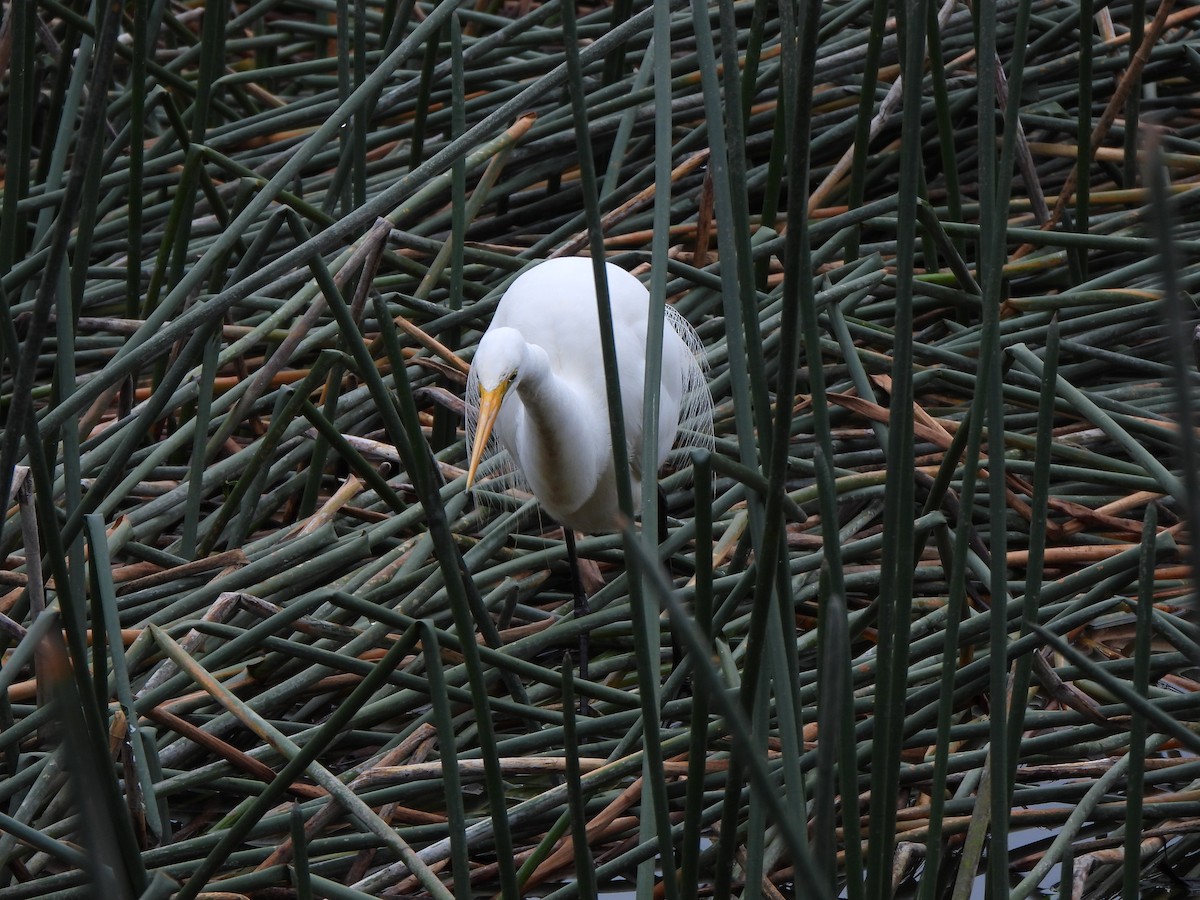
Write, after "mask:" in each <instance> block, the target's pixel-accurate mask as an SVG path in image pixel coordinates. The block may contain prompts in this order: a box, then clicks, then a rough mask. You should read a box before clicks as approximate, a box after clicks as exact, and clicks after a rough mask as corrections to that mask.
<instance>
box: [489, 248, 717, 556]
mask: <svg viewBox="0 0 1200 900" xmlns="http://www.w3.org/2000/svg"><path fill="white" fill-rule="evenodd" d="M606 275H607V280H608V293H609V297H610V299H611V304H612V321H613V331H614V334H615V338H616V346H617V363H618V371H619V376H620V384H621V408H622V412H623V415H624V420H625V435H626V439H627V443H628V451H629V460H630V465H631V469H632V472H631V475H632V485H631V487H632V489H633V496H634V497H635V499H636V498H637V497H638V491H639V489H640V483H641V478H642V472H641V471H640V464H641V457H642V408H643V397H644V388H643V385H644V381H645V370H646V341H647V328H648V320H649V311H650V295H649V292H648V291H647V290H646V288H645V287H644V286H643V285H642V283H641V282H640V281H638V279H637V278H635V277H634V276H633V275H631V274H629V273H628V272H626V271H625V270H623V269H621V268H618V267H617V266H614V265H612V264H611V263H607V264H606ZM664 331H665V333H664V336H663V355H662V384H661V388H660V390H659V398H660V399H659V402H660V406H659V416H658V432H659V433H658V451H657V454H656V459H657V466H656V471H655V472H653V473H651V477H654V476H655V475H656V474H657V467H661V466H662V464H663V463H664V462H665V461H666V459H667V457H668V455H669V454H670V452H671V448H672V447H673V446H674V445H675V443H676V437H677V436H680V435H681V430H682V438H681V443H682V445H684V446H694V445H700V446H705V445H707V446H711V445H712V440H713V438H712V399H711V396H710V395H709V392H708V387H707V384H706V382H705V377H704V371H703V368H702V366H701V361H700V356H699V354H700V351H701V346H700V341H699V338H698V337H697V336H696V332H695V331H694V330H693V329H692V327H691V326H690V325H688V323H687V322H686V321H685V320H684V319H683V317H682V316H680V315H679V314H678V313H677V312H676V311H675V310H674V309H673V308H672V307H670V306H668V307H667V309H666V328H665V329H664ZM604 384H605V382H604V362H603V358H602V355H601V347H600V327H599V317H598V313H597V305H596V291H595V281H594V278H593V272H592V262H591V260H589V259H584V258H563V259H554V260H550V261H547V262H544V263H541V264H540V265H536V266H532V267H531V268H529V269H526V270H525V271H524V272H523V273H522V274H521V275H520V276H519V277H518V278H517V279H516V280H515V281H514V282H513V283H512V285H511V286H510V287H509V288H508V290H507V291H506V292H505V294H504V296H503V297H502V298H501V300H500V304H499V306H498V307H497V308H496V314H495V316H494V317H493V319H492V324H491V326H490V327H489V328H488V330H487V332H486V333H485V334H484V336H483V338H482V339H481V340H480V342H479V347H478V349H477V351H476V353H475V358H474V361H473V364H472V366H471V374H470V378H469V380H468V383H467V404H468V408H469V410H470V414H469V415H468V418H467V443H468V447H469V448H470V470H469V473H468V477H467V484H468V487H469V486H470V485H471V484H472V483H473V482H474V480H475V475H476V472H477V470H478V469H479V468H480V463H481V461H482V460H483V459H484V458H485V456H489V455H491V454H490V453H489V452H488V450H487V447H488V444H489V438H491V437H492V436H493V435H494V436H495V437H496V438H497V439H498V441H499V444H500V445H502V446H503V448H504V449H505V450H507V451H508V453H509V456H510V457H511V461H512V463H513V465H514V466H515V468H516V469H517V471H518V473H519V475H520V476H521V477H523V478H524V480H525V481H526V482H527V483H528V485H529V487H530V489H531V490H532V492H533V493H534V495H535V496H536V497H537V498H538V500H539V501H540V503H541V505H542V507H543V509H545V510H546V512H547V513H549V514H550V515H551V516H553V517H554V518H555V519H556V520H557V521H558V522H559V523H560V524H562V525H563V526H564V527H566V528H571V529H574V530H576V531H583V532H589V533H596V532H604V531H611V530H613V529H615V528H616V525H617V513H618V506H617V490H616V479H615V476H614V471H613V455H612V441H611V438H610V436H609V419H608V403H607V400H606V397H605V386H604ZM496 449H497V448H495V446H494V445H493V446H492V452H493V453H494V452H495V450H496ZM484 468H485V469H486V468H487V467H486V466H485V467H484Z"/></svg>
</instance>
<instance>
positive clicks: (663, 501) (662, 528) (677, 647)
mask: <svg viewBox="0 0 1200 900" xmlns="http://www.w3.org/2000/svg"><path fill="white" fill-rule="evenodd" d="M666 542H667V492H666V491H664V490H663V489H662V485H661V484H660V485H659V486H658V545H659V546H660V547H661V546H662V545H663V544H665V543H666ZM666 566H667V574H668V575H670V576H672V580H674V578H673V576H674V574H675V573H674V572H672V571H671V560H670V559H668V560H667V561H666ZM668 627H669V626H668ZM681 662H683V644H681V643H680V642H679V636H678V635H676V634H675V631H674V629H672V630H671V668H672V669H674V668H677V667H678V666H679V664H680V663H681Z"/></svg>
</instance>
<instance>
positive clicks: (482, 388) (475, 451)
mask: <svg viewBox="0 0 1200 900" xmlns="http://www.w3.org/2000/svg"><path fill="white" fill-rule="evenodd" d="M528 356H529V345H528V344H526V343H525V339H524V338H523V337H521V332H519V331H517V330H516V329H515V328H493V329H491V330H490V331H488V332H487V334H485V335H484V336H483V338H482V339H481V340H480V342H479V349H477V350H476V351H475V360H474V362H473V363H472V364H471V369H472V372H471V375H472V378H473V379H477V380H478V384H479V420H478V424H477V425H476V427H475V434H474V441H473V442H472V445H471V448H470V450H471V462H470V466H469V468H468V469H467V487H468V488H470V487H471V485H472V484H473V483H474V481H475V470H476V469H478V468H479V463H480V461H481V460H482V459H483V454H484V451H485V450H486V448H487V444H488V439H489V438H490V437H491V436H492V428H493V427H494V426H495V424H496V417H497V416H498V415H499V414H500V407H501V405H503V403H504V398H505V397H506V396H508V392H509V390H510V389H511V388H513V387H514V386H515V385H516V384H517V382H518V381H520V380H521V367H522V365H524V363H525V362H526V360H527V359H528Z"/></svg>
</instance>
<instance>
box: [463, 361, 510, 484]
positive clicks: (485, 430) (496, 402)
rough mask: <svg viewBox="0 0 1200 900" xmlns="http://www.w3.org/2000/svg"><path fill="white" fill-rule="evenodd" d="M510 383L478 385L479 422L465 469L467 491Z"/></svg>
mask: <svg viewBox="0 0 1200 900" xmlns="http://www.w3.org/2000/svg"><path fill="white" fill-rule="evenodd" d="M510 384H512V382H510V381H501V382H500V383H499V384H498V385H496V387H494V388H486V387H483V386H482V385H480V387H479V421H478V423H476V426H475V441H474V443H473V444H472V445H471V465H470V467H469V468H468V469H467V490H470V489H471V485H472V484H474V483H475V470H476V469H478V468H479V463H480V461H481V460H482V459H483V452H484V450H486V449H487V445H488V439H489V438H491V436H492V428H493V427H494V426H495V424H496V417H497V416H498V415H500V404H501V403H503V402H504V395H505V394H507V393H508V388H509V385H510Z"/></svg>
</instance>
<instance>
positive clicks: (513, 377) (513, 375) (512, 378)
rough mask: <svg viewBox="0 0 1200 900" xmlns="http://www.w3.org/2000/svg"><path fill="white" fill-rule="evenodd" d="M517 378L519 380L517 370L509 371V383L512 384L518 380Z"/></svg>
mask: <svg viewBox="0 0 1200 900" xmlns="http://www.w3.org/2000/svg"><path fill="white" fill-rule="evenodd" d="M516 380H517V373H516V372H509V373H508V383H509V384H512V383H513V382H514V381H516Z"/></svg>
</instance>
